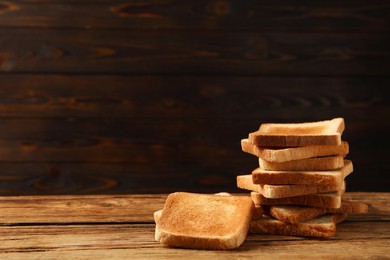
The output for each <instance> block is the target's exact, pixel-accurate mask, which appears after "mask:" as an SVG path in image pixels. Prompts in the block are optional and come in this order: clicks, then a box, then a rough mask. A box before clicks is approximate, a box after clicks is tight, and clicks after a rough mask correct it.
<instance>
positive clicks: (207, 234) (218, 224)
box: [156, 192, 253, 249]
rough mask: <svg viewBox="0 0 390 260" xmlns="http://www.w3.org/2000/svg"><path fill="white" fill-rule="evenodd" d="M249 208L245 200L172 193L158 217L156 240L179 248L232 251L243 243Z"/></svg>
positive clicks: (243, 198) (250, 208) (242, 197)
mask: <svg viewBox="0 0 390 260" xmlns="http://www.w3.org/2000/svg"><path fill="white" fill-rule="evenodd" d="M252 208H253V203H252V200H251V198H250V197H247V196H217V195H211V194H210V195H209V194H195V193H186V192H176V193H172V194H170V195H169V196H168V198H167V200H166V202H165V205H164V209H163V211H162V214H161V216H160V217H159V220H158V225H157V226H158V228H157V229H156V240H157V241H159V242H161V243H163V244H167V245H170V246H174V247H183V248H199V249H232V248H236V247H238V246H240V245H241V244H242V243H243V242H244V240H245V237H246V234H247V232H248V228H249V224H250V220H251V217H252Z"/></svg>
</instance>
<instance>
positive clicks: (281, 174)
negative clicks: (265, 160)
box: [252, 160, 353, 186]
mask: <svg viewBox="0 0 390 260" xmlns="http://www.w3.org/2000/svg"><path fill="white" fill-rule="evenodd" d="M352 171H353V165H352V162H351V161H350V160H344V166H343V167H342V168H341V169H338V170H330V171H267V170H263V169H261V168H260V167H259V168H257V169H255V170H254V171H252V181H253V183H255V184H309V185H329V186H337V185H341V184H342V182H343V181H344V178H345V177H346V176H348V175H349V174H350V173H351V172H352Z"/></svg>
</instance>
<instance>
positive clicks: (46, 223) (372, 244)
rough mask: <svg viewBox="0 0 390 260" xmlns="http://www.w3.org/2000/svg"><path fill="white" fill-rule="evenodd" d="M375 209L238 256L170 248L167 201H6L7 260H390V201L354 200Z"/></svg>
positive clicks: (259, 244)
mask: <svg viewBox="0 0 390 260" xmlns="http://www.w3.org/2000/svg"><path fill="white" fill-rule="evenodd" d="M345 196H346V197H350V198H353V199H357V200H360V201H363V202H365V203H368V204H369V212H368V214H367V215H363V216H361V215H360V216H359V215H355V216H350V217H348V219H347V220H346V221H345V222H343V223H341V224H339V225H338V226H337V232H336V235H335V236H334V237H332V238H328V239H316V238H312V239H309V238H299V237H292V236H271V235H253V234H250V235H248V237H247V239H246V241H245V242H244V244H243V245H242V246H241V247H240V248H238V249H236V250H232V251H205V250H189V249H176V248H168V247H165V246H163V245H161V244H159V243H157V242H155V240H154V227H155V225H154V221H153V212H154V211H156V210H158V209H161V208H162V206H163V204H164V201H165V198H166V195H150V194H144V195H96V196H94V195H88V196H20V197H0V223H1V224H0V259H140V258H149V259H150V258H152V259H154V258H165V259H172V258H180V259H183V258H192V259H194V258H195V259H205V258H207V257H209V258H213V259H215V258H220V259H229V258H247V257H248V258H249V257H255V256H256V257H261V259H267V258H269V259H271V258H272V259H278V258H293V259H294V258H303V257H306V258H307V257H314V256H315V259H318V258H327V259H335V258H343V259H345V258H347V259H361V258H369V259H377V258H380V259H383V258H387V259H388V257H390V193H363V192H359V193H347V194H346V195H345Z"/></svg>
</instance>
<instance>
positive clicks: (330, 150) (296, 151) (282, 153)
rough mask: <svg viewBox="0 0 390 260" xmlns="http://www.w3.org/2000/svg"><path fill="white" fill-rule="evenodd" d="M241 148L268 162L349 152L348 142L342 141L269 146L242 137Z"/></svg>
mask: <svg viewBox="0 0 390 260" xmlns="http://www.w3.org/2000/svg"><path fill="white" fill-rule="evenodd" d="M241 149H242V151H244V152H246V153H250V154H252V155H255V156H257V157H259V158H262V159H264V160H266V161H268V162H287V161H295V160H302V159H307V158H312V157H320V156H331V155H346V154H348V153H349V144H348V143H347V142H345V141H342V142H341V144H340V145H311V146H301V147H281V148H271V147H261V146H257V145H254V144H252V143H250V142H249V140H248V139H242V140H241Z"/></svg>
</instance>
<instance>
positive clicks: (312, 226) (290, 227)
mask: <svg viewBox="0 0 390 260" xmlns="http://www.w3.org/2000/svg"><path fill="white" fill-rule="evenodd" d="M345 217H346V215H344V214H342V215H338V214H327V215H323V216H320V217H317V218H315V219H312V220H308V221H306V222H302V223H299V224H290V223H284V222H282V221H279V220H276V219H273V218H266V217H265V218H262V219H258V220H253V221H252V222H251V226H250V230H249V232H250V233H255V234H270V235H285V236H302V237H331V236H333V235H334V234H335V233H336V224H337V223H338V222H340V221H342V220H343V219H345Z"/></svg>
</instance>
